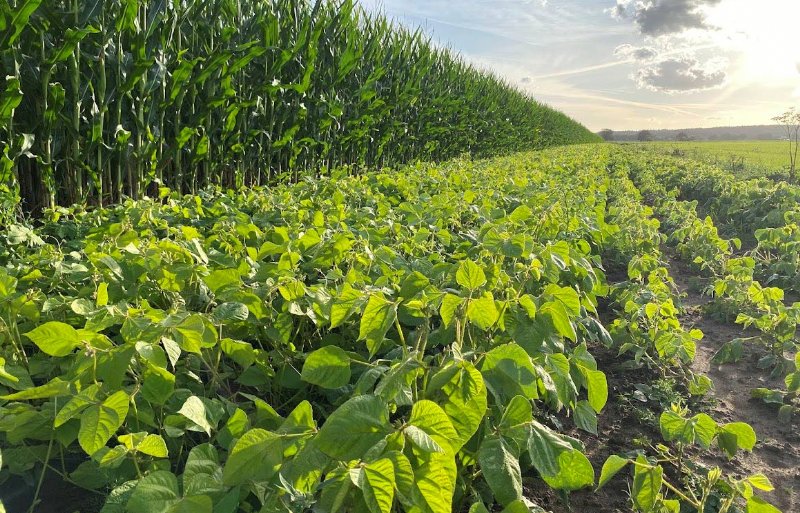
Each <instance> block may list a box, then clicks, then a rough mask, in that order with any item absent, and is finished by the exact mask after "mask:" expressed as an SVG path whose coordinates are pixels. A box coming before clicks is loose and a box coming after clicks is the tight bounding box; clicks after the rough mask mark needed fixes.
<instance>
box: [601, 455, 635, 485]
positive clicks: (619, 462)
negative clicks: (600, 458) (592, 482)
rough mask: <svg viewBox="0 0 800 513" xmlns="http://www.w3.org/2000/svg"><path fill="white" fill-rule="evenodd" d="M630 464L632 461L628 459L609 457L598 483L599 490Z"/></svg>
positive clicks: (615, 456)
mask: <svg viewBox="0 0 800 513" xmlns="http://www.w3.org/2000/svg"><path fill="white" fill-rule="evenodd" d="M628 463H630V460H628V459H627V458H622V457H620V456H617V455H616V454H612V455H611V456H609V457H608V459H607V460H606V462H605V463H603V470H601V471H600V480H599V481H598V482H597V488H602V487H603V486H604V485H605V484H606V483H607V482H609V481H610V480H611V478H612V477H614V476H615V475H617V473H619V471H620V470H622V469H623V468H625V466H626V465H627V464H628Z"/></svg>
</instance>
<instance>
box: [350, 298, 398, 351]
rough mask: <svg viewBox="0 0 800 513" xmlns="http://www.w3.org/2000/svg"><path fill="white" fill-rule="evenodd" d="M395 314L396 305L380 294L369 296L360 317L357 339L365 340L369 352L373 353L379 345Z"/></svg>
mask: <svg viewBox="0 0 800 513" xmlns="http://www.w3.org/2000/svg"><path fill="white" fill-rule="evenodd" d="M396 316H397V305H396V304H395V303H392V302H391V301H388V300H387V299H386V298H384V297H383V295H382V294H373V295H372V296H370V298H369V301H368V302H367V306H366V307H365V308H364V314H363V315H362V317H361V324H360V326H359V333H358V339H359V340H365V341H366V342H367V345H368V346H369V347H370V353H374V352H375V350H376V349H377V348H378V347H379V346H380V344H381V342H382V341H383V339H384V337H385V336H386V332H387V331H389V328H391V326H392V323H394V320H395V318H396ZM373 348H374V349H373Z"/></svg>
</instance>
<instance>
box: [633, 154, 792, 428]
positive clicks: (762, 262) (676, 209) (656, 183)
mask: <svg viewBox="0 0 800 513" xmlns="http://www.w3.org/2000/svg"><path fill="white" fill-rule="evenodd" d="M623 158H625V159H627V161H628V162H629V163H631V168H632V175H634V176H635V177H636V180H637V182H639V184H640V185H639V186H640V188H641V189H642V190H643V191H646V194H649V195H651V197H652V198H660V199H658V200H656V201H655V205H656V208H657V210H658V213H659V215H660V216H661V217H662V219H663V220H664V223H665V228H666V230H667V231H669V232H671V233H672V235H671V236H670V240H671V242H672V243H673V244H674V245H675V246H676V249H677V251H678V253H679V255H680V256H681V257H682V258H683V259H685V260H687V261H689V262H691V263H692V265H694V266H695V268H696V269H697V270H698V272H700V273H702V274H703V275H705V276H706V277H707V278H708V279H709V280H710V283H709V284H708V287H707V292H708V293H709V294H711V295H712V296H713V297H714V308H715V310H716V311H717V312H718V313H720V314H722V315H724V316H729V317H730V318H731V319H735V321H736V323H737V324H740V325H742V326H743V327H745V328H747V327H753V328H755V329H756V330H757V332H758V335H757V336H753V337H742V338H737V339H734V340H731V341H729V342H727V343H726V344H725V345H724V346H723V347H722V348H721V349H720V351H719V352H718V353H717V355H716V356H715V361H716V362H717V363H730V362H735V361H738V360H739V359H740V358H742V356H743V350H744V344H747V343H758V344H760V345H762V346H763V347H764V348H765V349H766V352H765V355H764V356H763V357H762V358H761V360H760V362H759V366H760V367H762V368H767V369H772V374H773V376H777V377H781V378H783V380H784V383H785V385H786V388H785V390H773V389H768V388H758V389H756V390H753V394H754V396H756V397H759V398H762V399H764V400H765V401H767V402H768V403H771V404H776V405H778V406H779V417H780V418H781V419H783V420H785V421H789V420H790V419H791V417H792V416H793V415H795V414H796V413H797V412H800V404H798V402H797V395H798V391H800V357H798V352H797V350H798V348H799V347H800V337H798V325H799V324H800V302H795V303H790V302H789V301H787V298H786V294H785V292H784V290H783V289H781V288H779V287H774V286H765V285H763V284H762V283H761V282H760V281H759V280H758V278H757V275H758V274H759V271H760V273H761V274H762V275H763V274H765V271H770V272H773V273H774V272H778V271H779V270H781V269H783V270H786V269H787V268H788V269H789V270H790V271H791V272H792V273H796V272H797V270H796V269H795V268H794V267H793V266H791V262H792V261H795V260H796V259H797V252H796V249H795V246H794V245H793V244H792V243H791V241H782V240H781V239H780V237H781V236H786V237H790V236H791V234H792V233H794V231H795V230H796V224H794V223H790V224H788V225H786V226H785V227H782V228H761V229H758V230H756V239H757V240H758V245H757V247H756V248H755V249H754V250H753V251H752V252H751V254H750V255H744V256H742V255H737V252H738V251H739V250H740V249H741V246H742V244H741V242H740V241H739V240H738V239H725V238H723V237H721V236H720V235H719V233H718V230H717V227H716V226H715V224H714V222H713V221H712V219H711V217H705V218H701V217H700V216H699V215H698V212H697V209H698V203H697V201H696V200H695V201H681V200H677V199H675V198H676V196H677V194H676V191H674V190H672V191H671V190H669V189H668V187H669V185H665V184H664V183H665V181H664V179H665V178H666V182H667V184H668V183H669V181H670V180H671V179H672V177H671V176H670V168H669V167H658V166H653V165H651V164H650V163H649V162H646V161H645V160H638V159H636V158H631V156H630V155H626V156H625V157H623ZM699 174H702V172H701V173H699ZM712 176H713V175H712ZM750 185H751V186H752V185H753V184H752V183H751V184H750ZM784 185H785V184H784ZM779 187H780V186H779ZM775 208H776V210H778V211H780V210H781V209H782V207H781V206H780V205H778V206H776V207H775ZM786 208H787V210H786V212H785V213H784V216H785V218H786V219H787V220H789V221H791V219H792V218H793V216H795V215H796V214H795V213H794V211H792V210H788V208H790V207H789V206H787V207H786ZM795 208H796V206H795ZM764 222H767V221H766V220H764ZM769 278H770V279H771V280H773V281H776V282H779V283H780V282H783V280H781V279H780V276H778V275H776V274H772V276H769ZM784 279H786V276H785V275H784ZM786 281H788V282H789V283H792V282H793V280H786ZM791 290H793V291H796V285H795V288H792V289H791Z"/></svg>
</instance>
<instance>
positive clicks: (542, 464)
mask: <svg viewBox="0 0 800 513" xmlns="http://www.w3.org/2000/svg"><path fill="white" fill-rule="evenodd" d="M571 450H573V448H572V446H571V445H570V444H569V443H567V442H566V441H565V440H563V439H562V438H561V437H560V436H558V435H557V434H556V433H554V432H553V431H552V430H551V429H550V428H548V427H547V426H545V425H543V424H540V423H539V422H537V421H535V420H534V421H532V422H531V428H530V431H529V433H528V454H529V455H530V457H531V462H532V463H533V466H534V467H535V468H536V470H537V471H538V472H539V474H541V475H542V477H555V476H557V475H558V473H559V472H560V470H561V469H560V466H559V459H558V457H559V455H560V454H561V453H563V452H568V451H571Z"/></svg>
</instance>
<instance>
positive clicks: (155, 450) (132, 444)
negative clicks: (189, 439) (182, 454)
mask: <svg viewBox="0 0 800 513" xmlns="http://www.w3.org/2000/svg"><path fill="white" fill-rule="evenodd" d="M117 440H119V442H120V443H121V444H122V445H124V446H125V447H126V448H127V449H128V450H129V451H136V452H140V453H142V454H146V455H148V456H153V457H154V458H166V457H167V456H169V451H168V450H167V444H166V442H164V439H163V438H161V436H159V435H154V434H148V433H131V434H127V435H120V436H118V437H117Z"/></svg>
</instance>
